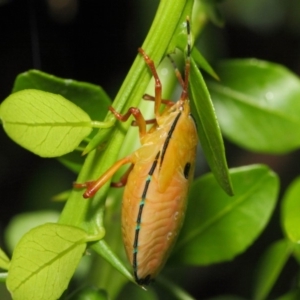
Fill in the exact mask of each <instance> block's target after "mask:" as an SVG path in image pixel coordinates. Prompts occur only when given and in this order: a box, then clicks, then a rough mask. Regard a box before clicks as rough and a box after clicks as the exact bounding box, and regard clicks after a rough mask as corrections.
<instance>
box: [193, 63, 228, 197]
mask: <svg viewBox="0 0 300 300" xmlns="http://www.w3.org/2000/svg"><path fill="white" fill-rule="evenodd" d="M190 96H191V98H192V100H193V101H191V106H192V112H193V116H194V117H195V119H196V124H197V129H198V135H199V139H200V143H201V146H202V148H203V151H204V154H205V157H206V159H207V162H208V164H209V166H210V168H211V170H212V172H213V173H214V175H215V177H216V179H217V181H218V183H219V184H220V186H221V187H222V188H223V189H224V190H225V191H226V193H228V194H229V195H232V194H233V190H232V184H231V180H230V176H229V173H228V167H227V162H226V157H225V149H224V144H223V139H222V135H221V132H220V128H219V125H218V122H217V118H216V115H215V111H214V108H213V105H212V102H211V98H210V95H209V92H208V90H207V87H206V85H205V82H204V80H203V77H202V75H201V73H200V71H199V70H198V68H197V66H196V64H195V62H194V60H193V59H191V75H190Z"/></svg>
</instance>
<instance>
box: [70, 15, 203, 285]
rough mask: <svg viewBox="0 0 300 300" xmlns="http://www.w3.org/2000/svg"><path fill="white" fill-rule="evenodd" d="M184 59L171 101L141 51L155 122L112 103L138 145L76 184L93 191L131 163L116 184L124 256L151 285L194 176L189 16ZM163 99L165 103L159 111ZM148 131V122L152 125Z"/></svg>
mask: <svg viewBox="0 0 300 300" xmlns="http://www.w3.org/2000/svg"><path fill="white" fill-rule="evenodd" d="M187 33H188V45H187V58H186V63H185V77H184V80H183V79H182V77H181V75H180V73H179V71H178V70H176V75H177V77H178V79H179V82H180V83H181V85H182V93H181V97H180V99H179V100H178V101H177V102H176V103H173V102H171V101H168V100H162V99H161V91H162V87H161V83H160V79H159V77H158V74H157V72H156V68H155V66H154V63H153V61H152V60H151V59H150V57H149V56H148V55H147V54H146V53H145V51H144V50H143V49H139V52H140V54H141V55H142V56H143V58H144V60H145V62H146V64H147V65H148V66H149V69H150V71H151V72H152V75H153V77H154V79H155V96H154V97H152V96H149V95H144V97H143V98H144V99H147V100H153V101H154V102H155V105H154V113H155V120H152V122H151V121H150V122H149V121H148V122H147V121H146V120H145V119H144V117H143V115H142V113H141V112H140V110H139V109H138V108H134V107H131V108H130V109H129V110H128V111H127V113H126V114H124V115H121V114H119V113H118V112H116V111H115V110H114V109H113V108H112V107H110V108H109V109H110V111H111V112H112V113H113V114H114V115H115V116H116V118H117V119H119V120H120V121H126V120H127V119H128V118H129V117H130V116H131V115H133V117H134V118H135V124H136V125H137V126H138V127H139V134H140V142H141V147H140V148H139V149H137V150H136V151H135V152H133V153H132V154H131V155H129V156H127V157H125V158H123V159H121V160H119V161H117V162H116V163H115V164H114V165H113V166H112V167H111V168H110V169H109V170H107V171H106V172H105V173H104V174H103V175H102V176H101V177H100V178H99V179H97V180H95V181H91V182H87V183H83V184H78V183H77V184H75V187H86V188H87V190H86V192H85V193H84V197H85V198H89V197H92V196H93V195H94V194H95V193H96V192H97V190H98V189H99V188H100V187H101V186H102V185H103V184H104V183H105V182H106V181H107V180H108V179H110V178H111V177H112V176H113V174H114V173H115V172H116V171H117V170H118V169H119V168H120V167H121V166H122V165H124V164H127V163H130V164H131V166H130V168H129V169H128V171H127V172H126V173H125V175H124V176H123V177H122V179H121V181H120V182H119V183H114V184H112V186H116V187H120V186H123V185H125V189H124V195H123V203H122V233H123V241H124V245H125V250H126V254H127V257H128V259H129V261H130V263H131V265H132V267H133V273H134V277H135V280H136V282H137V283H138V284H140V285H146V284H149V283H150V281H152V280H153V279H154V278H155V276H156V275H157V274H158V273H159V271H160V270H161V269H162V267H163V265H164V264H165V262H166V260H167V258H168V256H169V253H170V251H171V249H172V247H173V245H174V243H175V241H176V238H177V236H178V233H179V230H180V228H181V226H182V223H183V219H184V215H185V210H186V202H187V195H188V190H189V186H190V183H191V181H192V179H193V175H194V166H195V159H196V148H197V143H198V139H197V131H196V126H195V122H194V120H193V118H192V116H191V112H190V104H189V99H188V80H189V73H190V51H191V50H190V48H191V45H190V30H189V21H188V19H187ZM161 103H164V104H166V107H165V109H164V110H163V112H162V113H161V112H160V106H161ZM153 121H154V125H153V126H152V128H151V129H150V130H149V131H148V132H147V130H146V124H147V123H153Z"/></svg>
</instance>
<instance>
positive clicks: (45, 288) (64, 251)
mask: <svg viewBox="0 0 300 300" xmlns="http://www.w3.org/2000/svg"><path fill="white" fill-rule="evenodd" d="M87 240H88V237H87V234H86V232H85V231H83V230H82V229H79V228H77V227H73V226H66V225H61V224H54V223H48V224H44V225H41V226H39V227H36V228H34V229H32V230H31V231H29V232H28V233H26V234H25V235H24V236H23V238H22V239H21V240H20V242H19V244H18V245H17V247H16V249H15V251H14V253H13V257H12V260H11V265H10V268H9V271H8V278H7V287H8V290H9V291H10V292H11V295H12V297H13V299H15V300H18V299H21V300H26V299H30V300H35V299H37V300H40V299H48V300H51V299H53V300H55V299H58V298H59V297H60V295H61V294H62V293H63V291H64V290H65V289H66V288H67V286H68V284H69V281H70V279H71V277H72V275H73V273H74V271H75V269H76V267H77V265H78V263H79V261H80V258H81V256H82V254H83V252H84V251H85V248H86V241H87Z"/></svg>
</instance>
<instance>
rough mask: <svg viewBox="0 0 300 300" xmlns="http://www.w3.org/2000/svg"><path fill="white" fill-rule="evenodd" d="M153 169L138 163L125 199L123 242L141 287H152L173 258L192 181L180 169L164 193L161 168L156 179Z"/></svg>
mask: <svg viewBox="0 0 300 300" xmlns="http://www.w3.org/2000/svg"><path fill="white" fill-rule="evenodd" d="M151 169H153V163H152V164H149V163H148V164H147V163H146V164H144V165H143V164H142V163H141V162H138V163H137V164H136V165H135V167H134V168H133V170H132V172H131V174H130V176H129V180H128V183H127V186H126V189H125V191H124V196H123V207H122V231H123V240H124V245H125V249H126V253H127V256H128V259H129V261H130V263H131V265H132V266H133V269H134V274H135V279H136V281H137V282H138V283H139V284H148V283H149V282H150V280H151V279H153V278H154V277H155V276H156V275H157V273H159V271H160V270H161V269H162V267H163V266H164V263H165V261H166V259H167V258H168V256H169V253H170V251H171V249H172V246H173V245H174V242H175V241H176V238H177V235H178V232H179V230H180V228H181V225H182V222H183V219H184V214H185V208H186V197H187V191H188V185H189V181H190V180H187V179H186V178H185V177H184V174H183V173H182V172H181V171H180V170H181V169H182V168H178V171H177V172H176V173H175V174H174V176H173V177H172V180H171V182H170V184H169V185H168V188H167V189H166V190H165V191H164V192H163V193H161V192H160V191H159V189H158V187H159V184H158V177H159V167H158V166H156V167H155V170H154V172H153V174H152V175H151V174H149V172H150V171H151ZM183 169H184V168H183ZM192 173H193V171H192ZM191 175H192V174H191ZM132 179H134V181H132ZM145 189H146V193H145ZM141 195H143V197H141Z"/></svg>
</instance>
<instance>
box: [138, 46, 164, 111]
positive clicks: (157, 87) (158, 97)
mask: <svg viewBox="0 0 300 300" xmlns="http://www.w3.org/2000/svg"><path fill="white" fill-rule="evenodd" d="M138 51H139V52H140V53H141V54H142V55H143V57H144V60H145V62H146V64H147V65H148V66H149V68H150V70H151V73H152V75H153V77H154V80H155V100H154V101H155V106H154V113H155V116H156V117H158V116H159V115H160V113H159V108H160V104H161V82H160V79H159V77H158V74H157V71H156V68H155V65H154V62H153V60H152V59H150V57H149V56H148V55H147V54H146V53H145V51H144V50H143V49H142V48H139V49H138Z"/></svg>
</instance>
